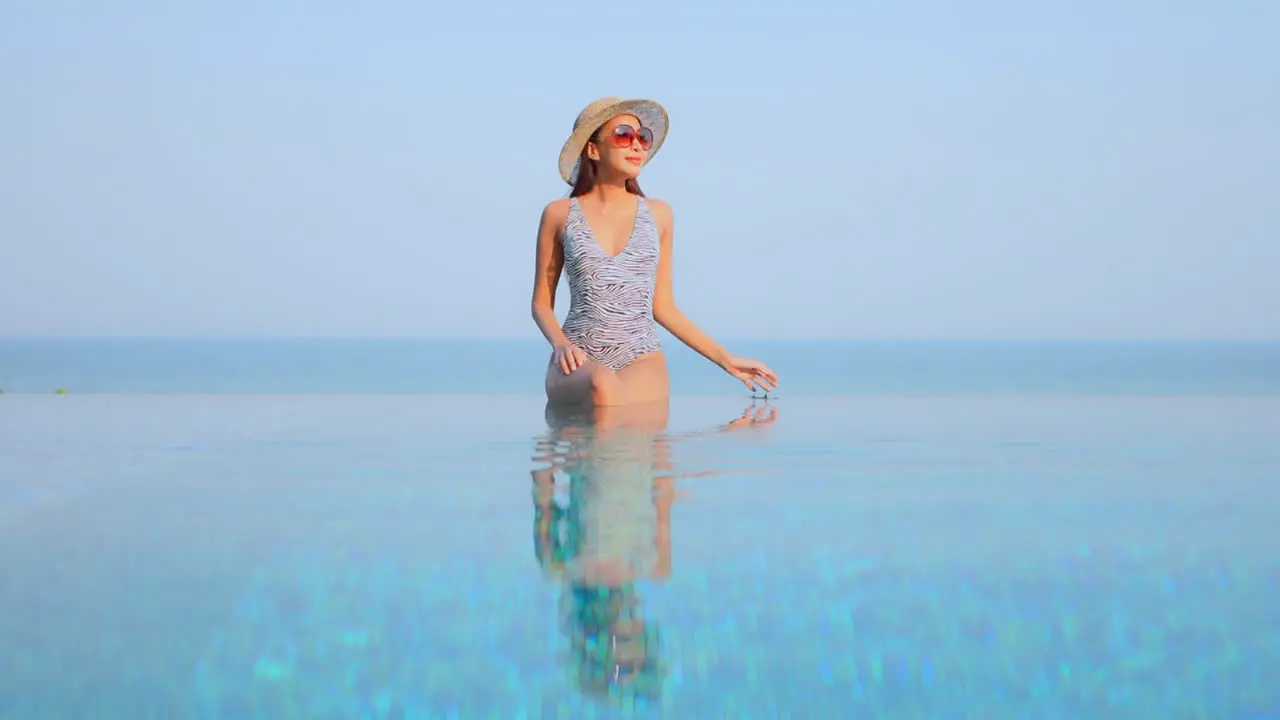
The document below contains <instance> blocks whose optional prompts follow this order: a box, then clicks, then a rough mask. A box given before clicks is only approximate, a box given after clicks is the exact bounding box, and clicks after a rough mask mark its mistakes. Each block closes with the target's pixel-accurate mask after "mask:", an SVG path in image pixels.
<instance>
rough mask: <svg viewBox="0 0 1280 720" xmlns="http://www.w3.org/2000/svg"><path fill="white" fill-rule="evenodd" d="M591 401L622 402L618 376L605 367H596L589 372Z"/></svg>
mask: <svg viewBox="0 0 1280 720" xmlns="http://www.w3.org/2000/svg"><path fill="white" fill-rule="evenodd" d="M591 402H592V403H594V404H596V405H618V404H621V403H622V386H621V383H619V382H618V376H616V375H614V374H613V372H612V371H610V370H609V369H607V368H602V367H597V368H595V372H593V373H591Z"/></svg>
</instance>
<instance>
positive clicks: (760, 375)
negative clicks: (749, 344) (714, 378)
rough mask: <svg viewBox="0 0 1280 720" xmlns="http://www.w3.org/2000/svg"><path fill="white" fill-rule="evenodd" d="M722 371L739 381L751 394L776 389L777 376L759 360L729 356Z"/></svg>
mask: <svg viewBox="0 0 1280 720" xmlns="http://www.w3.org/2000/svg"><path fill="white" fill-rule="evenodd" d="M724 370H725V372H727V373H729V374H730V375H732V376H734V377H736V378H738V379H739V380H741V381H742V384H743V385H746V386H747V389H748V390H750V391H751V392H756V391H760V392H772V391H774V390H776V389H778V375H777V374H776V373H775V372H773V371H772V370H770V369H769V366H768V365H765V364H764V363H762V362H760V361H759V360H752V359H751V358H742V357H737V356H734V355H730V356H729V359H728V360H726V361H725V363H724Z"/></svg>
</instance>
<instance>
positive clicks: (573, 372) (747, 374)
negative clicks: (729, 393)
mask: <svg viewBox="0 0 1280 720" xmlns="http://www.w3.org/2000/svg"><path fill="white" fill-rule="evenodd" d="M667 127H668V120H667V112H666V110H665V109H664V108H663V107H662V106H661V105H659V104H657V103H655V102H652V101H649V100H619V99H617V98H604V99H602V100H597V101H596V102H594V103H592V104H590V105H588V106H587V107H586V109H584V110H583V111H582V112H581V113H579V115H578V118H577V120H576V121H575V122H574V125H573V133H572V134H571V135H570V136H569V139H568V141H567V142H565V144H564V148H563V149H562V150H561V151H560V163H559V165H560V176H561V178H563V179H564V181H565V182H567V183H568V184H569V185H571V186H572V187H573V190H572V191H571V192H570V194H569V197H568V198H565V199H562V200H556V201H554V202H552V203H551V204H549V205H547V207H546V208H545V209H544V210H543V211H542V219H541V221H540V223H539V227H538V251H537V269H536V274H535V276H534V285H533V319H534V322H536V323H537V325H538V329H539V330H541V331H542V334H543V336H544V337H546V339H547V342H549V343H551V346H552V349H553V350H552V354H551V361H550V362H549V363H548V366H547V377H546V391H547V399H548V400H549V401H551V402H554V403H564V404H574V405H577V404H587V403H590V404H593V405H625V404H630V403H637V402H653V401H663V400H666V399H667V396H668V393H669V390H670V380H669V378H668V375H667V361H666V356H665V354H664V353H663V351H662V345H661V343H660V341H659V339H658V331H657V325H662V327H664V328H666V329H667V330H668V331H669V332H670V333H671V334H672V335H674V336H675V337H676V338H678V339H679V340H680V341H681V342H683V343H685V344H686V345H688V346H689V347H690V348H692V349H693V350H695V351H696V352H698V353H699V354H701V355H702V356H703V357H706V358H707V359H708V360H710V361H712V362H714V363H715V364H716V365H718V366H720V367H721V368H723V369H724V370H725V371H726V372H728V373H729V374H730V375H733V376H734V377H736V378H738V379H739V380H741V381H742V383H743V384H744V385H746V386H747V387H748V388H749V389H751V390H752V391H756V390H763V391H770V390H773V389H775V388H776V387H777V385H778V377H777V375H776V374H775V373H774V372H773V371H772V370H770V369H769V368H768V367H767V366H765V365H764V364H763V363H761V362H759V361H756V360H751V359H748V358H741V357H737V356H735V355H732V354H730V353H729V352H728V351H727V350H725V349H724V348H723V347H721V346H720V345H719V344H717V343H716V342H715V341H714V340H712V339H711V338H709V337H707V336H706V334H704V333H703V332H702V331H701V330H699V329H698V327H697V326H696V325H694V324H693V323H692V322H691V321H690V320H689V319H688V318H687V317H685V316H684V314H683V313H681V312H680V309H679V308H678V307H676V303H675V299H674V297H673V293H672V287H671V285H672V282H671V277H672V250H671V248H672V242H673V238H672V236H673V232H672V228H673V226H674V222H673V218H672V212H671V207H670V206H669V205H667V204H666V203H664V202H662V201H661V200H652V199H646V198H645V197H644V193H643V192H641V191H640V185H639V184H638V183H637V181H636V179H637V178H638V177H639V176H640V171H641V170H642V169H643V168H644V166H645V165H646V164H647V163H648V162H649V160H650V159H652V158H653V156H654V155H655V154H656V153H657V152H658V149H659V148H661V147H662V143H663V140H665V138H666V133H667ZM562 270H563V271H564V272H565V273H567V275H568V280H569V293H570V304H569V313H568V315H567V316H566V317H565V321H564V325H563V326H560V325H558V323H557V320H556V314H555V294H556V286H557V285H558V284H559V282H560V273H561V271H562Z"/></svg>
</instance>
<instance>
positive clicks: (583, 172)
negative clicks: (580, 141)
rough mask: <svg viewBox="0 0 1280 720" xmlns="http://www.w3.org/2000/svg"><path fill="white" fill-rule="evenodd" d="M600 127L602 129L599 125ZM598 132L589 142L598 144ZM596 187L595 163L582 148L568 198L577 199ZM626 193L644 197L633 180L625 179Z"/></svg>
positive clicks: (638, 185)
mask: <svg viewBox="0 0 1280 720" xmlns="http://www.w3.org/2000/svg"><path fill="white" fill-rule="evenodd" d="M600 127H604V126H603V125H601V126H600ZM599 132H600V128H596V133H593V134H592V135H591V140H590V142H598V141H597V140H596V134H597V133H599ZM595 186H596V162H595V161H594V160H592V159H591V158H589V157H587V146H586V145H583V146H582V154H581V155H579V156H578V177H577V179H576V181H575V182H574V183H573V189H572V190H570V191H569V197H578V196H580V195H586V194H587V193H589V192H591V188H594V187H595ZM626 186H627V192H629V193H631V194H632V195H639V196H640V197H644V191H643V190H641V189H640V183H638V182H636V179H635V178H627V182H626Z"/></svg>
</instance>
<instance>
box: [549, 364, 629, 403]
mask: <svg viewBox="0 0 1280 720" xmlns="http://www.w3.org/2000/svg"><path fill="white" fill-rule="evenodd" d="M546 388H547V401H548V402H551V403H555V404H557V405H621V404H622V396H621V389H620V387H619V383H618V376H617V375H616V374H615V373H614V372H613V371H612V370H610V369H609V368H607V367H605V366H603V365H601V364H599V363H597V362H595V361H594V360H588V361H587V362H586V363H584V364H583V365H581V366H579V367H578V369H577V370H574V371H573V372H572V373H570V374H568V375H565V374H564V373H563V372H561V371H560V366H559V365H557V364H556V363H555V362H554V358H553V359H552V360H551V361H548V362H547V378H546Z"/></svg>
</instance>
